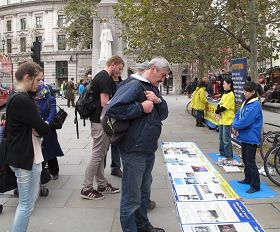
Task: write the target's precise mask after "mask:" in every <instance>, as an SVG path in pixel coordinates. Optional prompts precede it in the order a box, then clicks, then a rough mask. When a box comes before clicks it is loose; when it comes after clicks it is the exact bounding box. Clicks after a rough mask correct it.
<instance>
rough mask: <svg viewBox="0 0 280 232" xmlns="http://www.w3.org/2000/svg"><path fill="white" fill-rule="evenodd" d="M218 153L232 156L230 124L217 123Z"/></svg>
mask: <svg viewBox="0 0 280 232" xmlns="http://www.w3.org/2000/svg"><path fill="white" fill-rule="evenodd" d="M219 140H220V147H219V152H220V155H222V156H225V157H231V158H232V157H233V152H232V144H231V126H230V125H229V126H225V125H219Z"/></svg>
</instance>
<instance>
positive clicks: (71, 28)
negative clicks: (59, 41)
mask: <svg viewBox="0 0 280 232" xmlns="http://www.w3.org/2000/svg"><path fill="white" fill-rule="evenodd" d="M98 2H99V1H98V0H83V1H79V0H68V1H67V3H66V5H65V8H64V12H65V15H66V19H67V26H66V28H65V31H66V33H67V44H68V46H70V47H72V48H76V47H77V46H78V45H79V47H80V48H86V47H87V46H88V45H89V44H90V43H91V42H92V35H93V32H92V28H93V17H94V16H95V15H96V11H95V6H96V4H97V3H98Z"/></svg>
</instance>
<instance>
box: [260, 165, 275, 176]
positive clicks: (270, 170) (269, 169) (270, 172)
mask: <svg viewBox="0 0 280 232" xmlns="http://www.w3.org/2000/svg"><path fill="white" fill-rule="evenodd" d="M268 171H269V174H270V175H271V176H276V174H277V172H276V169H275V168H273V167H268ZM262 174H263V175H264V176H267V175H266V172H265V170H264V171H263V173H262Z"/></svg>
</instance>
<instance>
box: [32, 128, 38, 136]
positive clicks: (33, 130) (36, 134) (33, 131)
mask: <svg viewBox="0 0 280 232" xmlns="http://www.w3.org/2000/svg"><path fill="white" fill-rule="evenodd" d="M32 133H33V135H35V136H37V137H39V134H38V133H37V131H36V130H35V129H32Z"/></svg>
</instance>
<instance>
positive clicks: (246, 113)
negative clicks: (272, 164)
mask: <svg viewBox="0 0 280 232" xmlns="http://www.w3.org/2000/svg"><path fill="white" fill-rule="evenodd" d="M262 125H263V115H262V108H261V104H260V102H259V100H258V98H253V99H251V100H250V101H248V102H247V104H245V102H244V103H243V104H242V106H241V108H240V109H239V111H238V112H237V113H236V114H235V117H234V120H233V123H232V127H233V128H234V129H235V130H237V131H238V132H239V136H237V139H238V140H239V141H241V142H244V143H249V144H260V142H261V128H262Z"/></svg>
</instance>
